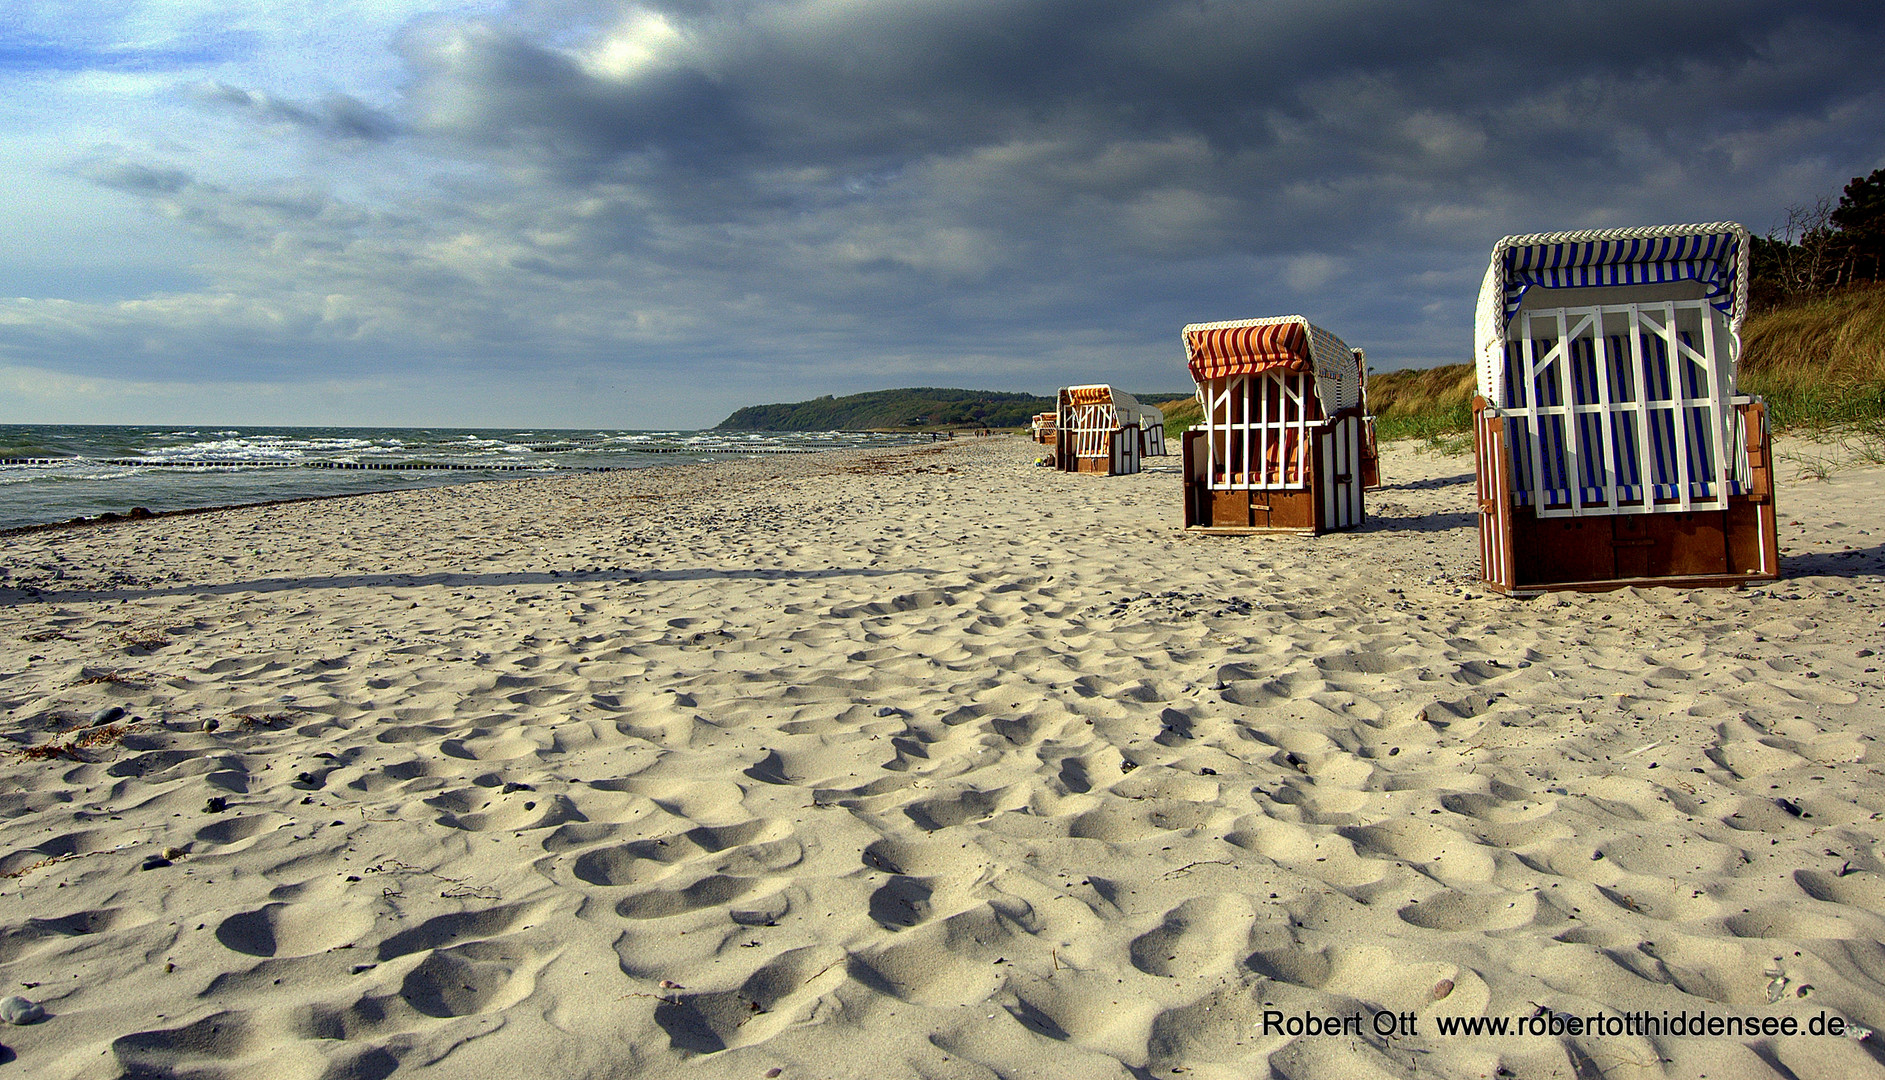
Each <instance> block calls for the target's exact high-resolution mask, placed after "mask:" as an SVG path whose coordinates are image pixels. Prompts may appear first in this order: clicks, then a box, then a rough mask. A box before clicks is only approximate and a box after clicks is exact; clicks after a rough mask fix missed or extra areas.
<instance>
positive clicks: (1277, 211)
mask: <svg viewBox="0 0 1885 1080" xmlns="http://www.w3.org/2000/svg"><path fill="white" fill-rule="evenodd" d="M387 44H389V45H390V46H391V47H392V48H393V49H395V50H396V54H397V57H398V59H399V61H400V62H401V63H402V64H403V71H402V72H400V74H399V77H398V78H396V79H391V78H389V79H388V80H387V81H386V82H385V83H384V84H383V85H382V86H381V89H380V92H379V94H378V95H377V96H375V95H374V94H372V93H368V92H366V91H364V90H361V91H360V93H361V94H362V96H360V97H355V96H350V95H346V94H342V93H338V92H335V93H330V94H328V95H327V96H324V97H323V96H320V94H319V92H318V90H312V89H309V87H310V86H319V85H320V84H318V83H308V84H303V86H302V88H301V89H300V90H299V91H298V92H297V93H294V94H286V93H279V92H277V91H276V90H275V89H272V88H266V87H265V80H264V78H263V73H262V72H259V71H258V72H250V73H248V74H247V75H244V76H242V77H241V78H240V79H237V77H235V76H226V75H225V74H224V73H223V72H221V71H214V72H210V71H206V72H204V73H202V75H201V76H200V77H202V78H206V79H223V80H224V81H221V82H216V81H209V82H203V83H200V84H198V88H197V90H196V91H195V92H194V93H195V105H196V107H197V108H199V109H202V108H210V109H216V110H228V111H230V112H233V113H234V114H236V115H240V116H244V117H247V118H249V119H251V120H252V121H254V125H253V126H251V127H248V128H246V129H245V130H244V131H242V132H241V133H240V134H239V136H238V137H237V138H236V139H233V140H228V141H227V142H226V143H217V142H215V141H214V140H215V139H217V138H219V137H221V133H224V132H226V131H227V126H226V125H209V127H211V128H214V129H216V130H215V132H209V133H204V134H201V135H200V136H199V135H198V134H197V133H195V132H191V133H189V140H193V142H192V147H191V148H190V149H186V150H176V149H174V148H173V144H180V143H183V142H185V141H189V140H185V139H183V138H177V139H174V140H170V141H164V140H153V141H152V143H151V144H150V145H148V146H140V147H138V148H137V149H138V151H139V152H136V153H133V152H130V151H123V152H120V151H119V150H116V149H112V150H108V151H100V152H98V153H97V154H96V155H94V157H95V158H96V160H93V161H91V163H90V164H88V165H86V166H84V167H83V168H82V170H81V172H82V175H84V176H86V177H88V178H89V179H91V180H92V181H94V182H95V183H97V184H100V185H103V186H106V187H108V188H110V189H112V190H114V191H122V192H128V193H132V194H135V195H137V196H138V197H139V198H141V199H142V200H144V201H145V202H147V203H148V204H149V205H150V206H151V207H153V208H154V209H156V210H157V211H158V216H161V218H162V219H163V220H165V221H174V222H180V223H184V224H185V225H188V226H191V227H193V228H195V229H196V230H197V231H198V233H199V234H200V235H202V236H207V237H210V238H212V240H213V243H212V244H211V246H210V247H209V248H208V250H209V251H210V255H209V256H207V258H206V260H205V265H204V266H203V267H201V268H200V270H201V273H202V275H203V277H204V278H205V279H207V280H209V281H211V282H212V283H213V285H212V286H211V287H205V288H204V289H203V290H202V291H201V292H198V293H176V294H166V295H164V296H163V297H161V298H158V299H151V300H147V301H140V302H138V303H135V304H127V305H123V306H121V307H119V308H115V309H112V310H110V311H108V312H106V311H100V312H92V313H85V312H80V313H74V312H73V311H71V310H69V309H66V308H60V309H58V310H57V311H56V312H54V311H52V309H47V310H48V312H49V314H42V313H40V312H39V311H38V310H37V309H35V310H34V311H32V312H30V313H27V314H24V315H22V316H20V320H19V321H18V323H17V325H20V326H26V325H29V324H30V325H32V326H35V327H46V328H47V329H44V330H43V333H44V334H45V335H49V336H47V337H45V339H44V340H45V341H47V342H52V341H55V340H61V339H60V338H59V337H58V335H60V334H65V333H68V331H67V330H66V329H65V327H66V326H67V325H68V324H70V325H72V326H79V325H81V324H82V323H84V320H85V319H86V318H89V319H90V320H91V322H90V324H88V325H87V326H86V332H87V333H88V334H89V335H90V336H89V337H83V338H82V340H83V341H84V342H85V348H84V350H82V351H83V354H84V355H85V356H92V357H96V356H103V355H116V354H114V353H112V352H111V350H108V349H101V348H99V347H97V343H98V342H100V341H121V342H123V343H124V349H123V355H139V356H142V357H144V358H146V359H149V358H151V357H153V356H157V357H158V359H159V360H161V362H162V363H164V364H169V365H173V366H174V370H176V371H177V372H180V373H181V372H184V371H186V369H188V367H189V365H191V364H199V363H204V362H207V361H204V360H201V359H200V358H204V357H214V358H215V360H216V362H218V363H221V364H224V365H227V366H229V367H231V368H241V369H242V370H244V371H250V372H254V373H256V377H257V378H274V377H277V375H278V374H279V372H280V371H286V370H289V369H291V368H295V367H297V366H299V369H303V370H308V371H320V372H335V371H341V372H348V373H354V374H358V373H361V372H365V371H369V370H372V369H373V367H374V365H383V366H386V367H389V368H391V367H397V366H400V365H404V366H406V367H408V368H411V369H414V370H417V369H419V368H426V369H428V370H430V369H431V368H430V366H432V365H438V366H440V367H441V368H443V367H449V366H451V365H454V364H456V365H459V367H460V368H461V369H463V368H469V367H473V366H476V367H479V368H480V369H481V370H483V371H485V372H486V373H488V374H490V376H491V378H493V379H495V380H502V379H504V378H512V379H514V380H516V381H517V383H518V385H520V386H521V385H524V384H525V383H526V382H529V383H531V384H532V385H536V384H548V383H552V382H554V381H555V380H556V378H557V375H556V372H557V371H559V370H565V369H568V370H576V369H578V368H581V369H582V370H592V369H593V370H620V371H622V372H624V377H625V378H627V379H628V380H629V381H630V382H633V383H635V384H636V385H642V384H644V383H649V381H650V380H658V379H661V378H664V377H665V378H672V377H673V373H675V372H684V373H685V377H684V378H683V379H681V381H680V382H679V383H673V384H672V385H675V386H679V387H681V388H682V389H684V390H686V391H687V392H686V393H685V394H683V395H682V396H683V397H684V398H686V399H687V400H688V401H690V402H691V403H693V404H692V407H694V408H697V409H699V410H701V411H700V412H698V413H696V414H695V415H692V416H690V417H688V420H689V421H692V422H707V423H710V422H712V421H714V420H717V419H718V418H719V415H724V413H725V412H726V411H730V409H731V408H732V407H734V406H737V405H740V404H748V403H751V402H752V401H754V400H760V399H771V400H781V399H787V398H791V397H795V396H812V395H815V394H821V393H831V392H847V391H851V390H862V389H873V388H882V387H885V386H895V385H967V386H982V387H989V388H993V389H1018V390H1019V389H1025V390H1034V391H1041V390H1050V389H1052V388H1053V387H1054V386H1056V385H1060V384H1064V383H1065V382H1067V381H1070V380H1071V381H1089V380H1097V379H1110V380H1113V381H1119V382H1124V383H1126V384H1127V385H1128V386H1129V387H1130V388H1135V389H1143V390H1157V389H1183V388H1185V386H1186V385H1187V381H1186V379H1185V376H1184V370H1183V366H1182V363H1181V362H1180V360H1179V359H1178V357H1177V356H1176V353H1177V334H1178V329H1179V327H1180V326H1182V325H1183V324H1184V323H1186V322H1192V321H1201V320H1210V319H1226V318H1240V317H1248V316H1254V315H1271V314H1283V313H1287V312H1296V311H1300V312H1302V313H1304V314H1308V315H1310V316H1311V317H1313V318H1315V319H1316V320H1317V321H1318V322H1319V323H1322V324H1324V325H1327V326H1329V327H1330V328H1331V329H1335V330H1337V331H1338V332H1339V333H1341V334H1342V335H1343V336H1344V337H1345V338H1346V339H1347V340H1349V341H1350V342H1351V343H1353V344H1357V345H1361V346H1363V347H1365V348H1367V349H1368V352H1369V355H1370V358H1371V360H1372V361H1373V362H1374V363H1375V364H1376V365H1377V366H1378V367H1394V366H1399V365H1403V364H1429V363H1439V362H1450V361H1455V360H1461V359H1464V358H1465V355H1466V353H1467V350H1468V347H1469V342H1470V335H1471V318H1472V307H1473V299H1474V294H1475V292H1476V289H1477V286H1478V282H1479V279H1480V277H1481V275H1482V274H1483V271H1484V268H1485V259H1486V256H1487V253H1488V252H1489V251H1490V249H1491V247H1492V245H1493V243H1494V242H1495V241H1497V240H1498V238H1499V237H1500V236H1502V235H1505V234H1508V233H1518V232H1536V231H1547V230H1555V229H1570V228H1587V227H1601V226H1620V225H1642V224H1662V223H1672V222H1682V221H1710V220H1719V219H1724V218H1726V219H1738V220H1741V221H1743V222H1744V223H1745V224H1747V225H1748V226H1750V227H1751V228H1752V229H1754V230H1755V231H1756V232H1763V231H1766V230H1767V229H1769V228H1771V227H1773V226H1774V225H1776V224H1778V223H1779V222H1780V221H1781V220H1782V218H1783V217H1784V214H1785V209H1786V207H1787V206H1789V205H1792V204H1799V203H1803V202H1810V201H1811V200H1813V199H1816V198H1818V197H1820V196H1823V195H1826V194H1829V193H1836V192H1837V191H1838V190H1839V187H1840V186H1841V185H1842V184H1843V183H1844V182H1845V181H1846V180H1847V179H1848V178H1850V177H1851V176H1855V175H1861V174H1864V173H1866V172H1869V171H1870V170H1871V169H1873V168H1877V167H1880V166H1885V120H1882V119H1881V117H1885V74H1881V69H1882V68H1885V65H1881V64H1879V63H1878V61H1877V57H1878V56H1880V55H1885V20H1881V19H1880V18H1878V16H1877V15H1876V13H1875V8H1874V6H1872V5H1863V4H1856V3H1830V2H1812V0H1808V2H1804V3H1796V4H1790V5H1778V4H1772V3H1767V2H1762V3H1754V2H1750V0H1728V2H1724V3H1716V4H1710V5H1698V4H1694V3H1687V2H1682V3H1678V2H1674V0H1652V2H1649V3H1642V4H1633V5H1627V6H1624V5H1613V4H1598V3H1564V2H1555V3H1542V2H1518V3H1457V2H1456V3H1449V4H1430V5H1411V4H1400V3H1386V2H1382V0H1330V2H1314V3H1311V2H1301V3H1258V2H1246V0H1224V2H1216V0H1135V2H1126V0H667V2H660V0H657V2H652V3H646V4H639V5H637V4H629V3H624V2H621V0H517V2H516V3H514V4H512V5H509V6H507V7H505V8H504V10H503V13H502V14H501V15H499V16H493V17H491V18H487V19H472V18H464V17H452V16H443V15H440V16H431V17H428V18H425V19H421V20H419V21H417V22H414V23H411V24H410V25H407V26H406V27H405V29H404V30H403V32H401V33H400V34H399V35H398V36H397V38H396V39H395V40H393V41H391V42H390V43H387ZM232 80H233V81H243V82H245V83H246V84H247V85H246V86H236V85H232ZM334 85H337V86H345V85H346V81H345V78H344V77H341V76H337V77H336V79H335V80H334ZM353 89H356V90H358V89H359V88H358V87H354V88H353ZM198 115H200V113H199V114H198ZM258 132H259V134H258ZM289 134H294V135H296V136H297V137H296V138H295V139H293V140H292V142H286V141H285V142H284V144H283V146H284V149H283V152H282V153H281V154H280V155H279V156H278V157H274V158H271V159H269V160H268V161H266V162H262V163H258V164H251V157H252V155H253V148H254V147H255V146H258V145H261V146H266V145H267V140H268V139H271V138H282V137H283V136H287V135H289ZM310 136H311V138H310ZM197 145H207V146H209V148H210V150H211V151H212V152H211V154H209V155H208V157H207V158H206V157H203V156H199V155H198V154H197V152H196V150H195V149H194V147H195V146H197ZM218 155H220V156H218ZM263 166H265V167H263ZM55 318H56V319H57V320H66V321H65V322H55V321H54V320H55ZM23 332H24V331H21V333H23ZM35 332H36V333H39V332H41V331H37V330H36V331H35ZM114 334H115V335H118V336H117V337H115V338H114V337H112V336H111V335H114ZM74 340H80V338H78V337H75V338H74ZM146 343H151V344H146ZM0 344H3V342H0ZM52 349H53V346H52V345H50V344H48V345H46V346H44V348H38V347H37V346H36V352H37V353H46V352H50V351H52ZM80 351H81V350H78V349H76V348H75V350H74V354H75V355H77V354H78V353H79V352H80ZM160 353H161V356H159V354H160ZM256 356H274V357H278V358H281V359H280V362H279V364H278V366H277V368H273V369H268V370H264V369H263V368H261V367H260V366H258V365H256V364H254V363H252V362H251V360H250V358H252V357H256ZM104 362H105V361H98V363H104ZM114 362H115V361H114ZM155 362H156V361H153V363H155ZM77 363H78V362H77V361H74V362H73V365H76V364H77ZM69 366H72V365H69ZM166 370H170V369H166ZM663 385H668V384H663ZM703 403H705V404H703ZM710 412H713V413H717V414H718V415H708V413H710ZM647 422H648V423H669V422H672V421H670V420H668V419H665V418H654V417H650V418H648V419H647Z"/></svg>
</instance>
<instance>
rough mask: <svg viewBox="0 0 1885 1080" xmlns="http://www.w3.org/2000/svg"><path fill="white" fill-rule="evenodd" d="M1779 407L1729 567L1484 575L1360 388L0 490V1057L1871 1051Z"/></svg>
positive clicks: (1701, 1064)
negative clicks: (1133, 417) (1275, 443)
mask: <svg viewBox="0 0 1885 1080" xmlns="http://www.w3.org/2000/svg"><path fill="white" fill-rule="evenodd" d="M1790 448H1791V451H1790ZM1779 449H1780V451H1781V457H1782V460H1783V462H1786V461H1789V460H1791V461H1794V462H1795V463H1796V467H1795V468H1794V469H1793V475H1792V478H1791V480H1790V482H1786V483H1784V485H1783V487H1782V488H1781V492H1780V496H1779V511H1780V520H1781V523H1782V526H1783V528H1782V537H1781V543H1782V550H1783V558H1784V560H1785V567H1786V570H1785V573H1786V576H1785V578H1784V579H1783V580H1781V581H1780V582H1778V583H1776V584H1774V585H1772V586H1768V587H1762V588H1753V589H1744V590H1700V591H1692V592H1684V591H1676V590H1624V591H1621V592H1616V593H1609V594H1599V595H1577V594H1563V595H1553V596H1547V597H1543V598H1539V599H1532V600H1516V599H1508V598H1503V597H1499V596H1496V595H1489V594H1487V593H1486V592H1485V591H1484V590H1483V589H1480V588H1478V587H1477V586H1476V585H1475V584H1474V578H1475V575H1476V569H1477V567H1476V563H1475V560H1476V548H1475V541H1474V533H1473V529H1474V520H1475V519H1474V513H1473V489H1472V472H1473V469H1472V462H1471V459H1470V457H1460V456H1447V455H1443V454H1438V453H1434V452H1431V451H1426V450H1422V449H1419V448H1417V447H1416V446H1415V445H1413V444H1393V445H1390V446H1389V447H1387V449H1386V451H1385V453H1384V456H1383V466H1382V473H1383V477H1384V479H1385V482H1386V487H1384V488H1383V489H1381V490H1378V491H1374V492H1371V493H1370V494H1369V496H1368V513H1369V515H1370V518H1371V520H1370V522H1369V523H1368V525H1367V526H1366V527H1365V528H1363V529H1361V530H1359V531H1357V532H1353V533H1346V534H1332V535H1328V536H1324V537H1321V538H1315V539H1310V538H1300V537H1274V536H1272V537H1242V538H1225V537H1196V536H1189V535H1186V534H1185V533H1183V532H1182V531H1181V530H1180V529H1179V528H1178V516H1179V507H1180V502H1179V479H1178V476H1177V474H1176V471H1175V459H1167V460H1166V461H1163V462H1154V464H1155V467H1157V468H1159V469H1160V471H1154V472H1148V473H1144V474H1141V475H1137V476H1130V477H1116V478H1104V479H1103V478H1095V477H1088V476H1070V475H1064V474H1059V473H1055V472H1052V471H1050V470H1047V469H1041V468H1035V467H1033V461H1034V459H1035V458H1036V457H1037V456H1038V453H1039V451H1040V448H1039V447H1036V446H1034V445H1033V444H1031V443H1028V442H1026V441H1024V440H1022V439H1021V438H1019V437H996V438H986V439H959V440H955V441H953V442H950V443H946V444H938V445H936V446H933V447H924V448H917V449H904V450H892V451H855V452H845V453H840V454H831V455H820V456H815V457H805V458H785V459H768V460H764V461H758V462H750V463H748V462H741V463H728V464H718V465H707V466H684V467H675V468H659V469H649V470H642V471H637V472H624V473H610V474H600V475H593V476H581V477H573V478H566V479H554V480H522V481H516V482H510V481H500V482H490V483H480V484H472V485H466V486H460V487H450V488H435V489H426V490H418V491H407V492H398V493H388V494H382V495H367V496H357V497H349V498H343V499H333V500H327V501H320V502H308V503H297V504H289V505H280V506H272V507H264V508H248V509H234V510H227V511H220V512H216V513H210V514H202V515H196V516H188V517H177V518H160V519H155V520H146V521H130V522H120V523H116V524H112V525H109V526H94V527H79V528H71V529H62V530H54V531H45V532H35V533H27V534H19V535H13V536H7V537H0V566H4V568H5V570H6V572H7V576H6V577H5V578H4V579H0V709H4V714H3V717H0V994H4V995H18V996H20V997H22V998H23V999H25V1000H27V1001H29V1002H32V1003H34V1004H37V1005H39V1006H42V1007H43V1009H44V1012H45V1016H44V1017H43V1018H42V1019H40V1020H38V1021H37V1022H35V1023H30V1024H24V1025H9V1024H0V1046H4V1048H5V1049H3V1050H0V1077H3V1076H9V1075H17V1076H22V1077H27V1076H30V1077H36V1078H39V1077H46V1078H63V1077H74V1078H77V1077H83V1078H94V1077H96V1078H105V1077H121V1076H123V1077H196V1078H238V1077H240V1078H255V1080H263V1078H267V1080H293V1078H336V1080H338V1078H379V1077H386V1076H401V1077H403V1076H438V1077H486V1076H507V1075H508V1076H520V1077H533V1076H542V1077H668V1076H687V1077H701V1078H719V1077H738V1078H761V1077H780V1078H785V1080H796V1078H805V1080H811V1078H853V1077H855V1078H865V1077H872V1078H878V1077H882V1078H894V1077H923V1078H934V1080H943V1078H965V1080H966V1078H987V1080H993V1078H997V1077H1000V1078H1022V1077H1053V1078H1056V1080H1059V1078H1075V1077H1078V1078H1086V1077H1095V1078H1108V1077H1119V1078H1122V1080H1123V1078H1129V1077H1138V1078H1144V1077H1161V1078H1163V1077H1169V1076H1180V1077H1185V1078H1192V1077H1197V1078H1231V1077H1238V1078H1247V1077H1258V1076H1276V1077H1289V1078H1298V1080H1310V1078H1313V1080H1337V1078H1353V1077H1359V1078H1372V1077H1413V1076H1419V1077H1427V1076H1433V1077H1520V1078H1546V1077H1563V1078H1585V1080H1590V1078H1598V1077H1603V1078H1610V1080H1621V1078H1629V1077H1661V1076H1679V1077H1703V1076H1707V1077H1720V1078H1731V1077H1775V1078H1802V1080H1805V1078H1813V1077H1860V1076H1872V1075H1885V944H1881V942H1885V857H1881V850H1880V836H1881V829H1882V825H1881V820H1882V815H1885V772H1881V768H1885V764H1882V763H1885V747H1881V745H1880V743H1879V741H1878V740H1879V736H1880V735H1881V733H1885V711H1881V707H1880V706H1881V703H1885V674H1882V673H1881V672H1880V668H1881V667H1885V660H1881V657H1880V656H1878V655H1877V653H1878V652H1879V651H1885V467H1881V466H1878V465H1866V464H1863V463H1857V464H1851V465H1848V466H1845V467H1841V468H1837V469H1833V470H1831V471H1830V473H1829V475H1827V476H1826V478H1824V479H1812V478H1807V477H1805V476H1802V475H1801V470H1800V468H1799V467H1798V463H1799V462H1800V461H1803V460H1809V459H1815V455H1816V452H1815V451H1814V449H1813V448H1811V447H1806V448H1801V447H1800V446H1799V445H1798V444H1790V443H1787V442H1785V441H1783V442H1782V443H1781V444H1780V446H1779ZM1790 452H1791V454H1792V456H1791V457H1789V454H1790ZM1822 456H1823V455H1822ZM1808 471H1809V472H1810V471H1813V468H1812V466H1811V464H1810V461H1809V467H1808ZM1819 471H1822V472H1825V471H1826V470H1823V469H1822V470H1819ZM1788 479H1789V478H1788V476H1787V475H1786V474H1785V473H1783V480H1788ZM113 709H121V710H122V711H123V713H122V715H121V716H116V715H113V713H112V710H113ZM683 939H684V940H683ZM1634 1012H1648V1013H1651V1014H1654V1015H1656V1016H1665V1015H1668V1016H1697V1017H1700V1018H1702V1020H1703V1021H1707V1020H1709V1019H1710V1018H1718V1019H1719V1021H1720V1022H1722V1023H1726V1022H1727V1021H1728V1019H1729V1018H1733V1019H1734V1020H1735V1021H1736V1022H1737V1023H1747V1022H1753V1023H1754V1024H1755V1025H1756V1026H1759V1025H1760V1024H1762V1023H1765V1022H1766V1021H1768V1020H1769V1019H1772V1020H1773V1021H1774V1024H1775V1025H1778V1024H1779V1023H1780V1022H1781V1021H1784V1020H1786V1019H1788V1018H1792V1020H1793V1022H1794V1023H1796V1024H1797V1025H1798V1028H1799V1030H1798V1032H1797V1033H1794V1034H1774V1033H1768V1032H1757V1033H1755V1034H1750V1035H1741V1036H1733V1035H1708V1034H1702V1035H1691V1034H1670V1033H1669V1032H1668V1031H1663V1032H1661V1033H1659V1034H1648V1035H1646V1034H1642V1033H1640V1032H1638V1031H1635V1030H1611V1029H1610V1028H1607V1027H1606V1026H1605V1022H1604V1021H1603V1020H1602V1018H1603V1017H1617V1018H1620V1017H1622V1016H1623V1014H1625V1013H1634ZM1470 1018H1488V1019H1499V1018H1504V1019H1505V1020H1506V1021H1507V1022H1508V1025H1509V1026H1508V1030H1507V1031H1506V1033H1505V1034H1497V1033H1487V1032H1485V1031H1480V1032H1478V1033H1469V1032H1467V1031H1465V1030H1463V1029H1460V1028H1458V1027H1455V1026H1450V1025H1456V1024H1457V1023H1459V1022H1460V1021H1462V1020H1464V1019H1470ZM1591 1019H1596V1020H1597V1022H1596V1023H1594V1024H1592V1025H1591V1027H1594V1028H1595V1029H1596V1030H1589V1029H1585V1030H1582V1031H1581V1032H1580V1033H1575V1034H1573V1033H1571V1032H1570V1030H1569V1027H1568V1025H1569V1023H1570V1021H1572V1020H1578V1021H1580V1022H1584V1021H1587V1020H1591ZM1835 1020H1836V1021H1837V1024H1832V1022H1833V1021H1835ZM1311 1021H1313V1022H1311ZM1814 1023H1817V1024H1819V1025H1820V1030H1819V1031H1818V1032H1817V1033H1814V1032H1809V1030H1808V1029H1809V1026H1810V1025H1812V1024H1814ZM1829 1024H1831V1025H1832V1026H1834V1027H1841V1028H1843V1032H1842V1033H1840V1034H1829V1033H1826V1031H1825V1029H1826V1027H1827V1026H1828V1025H1829ZM1443 1025H1448V1026H1445V1028H1444V1030H1443ZM1854 1026H1857V1027H1858V1028H1859V1030H1854ZM1871 1029H1878V1030H1879V1031H1880V1034H1878V1035H1869V1036H1868V1035H1866V1032H1867V1031H1869V1030H1871Z"/></svg>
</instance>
